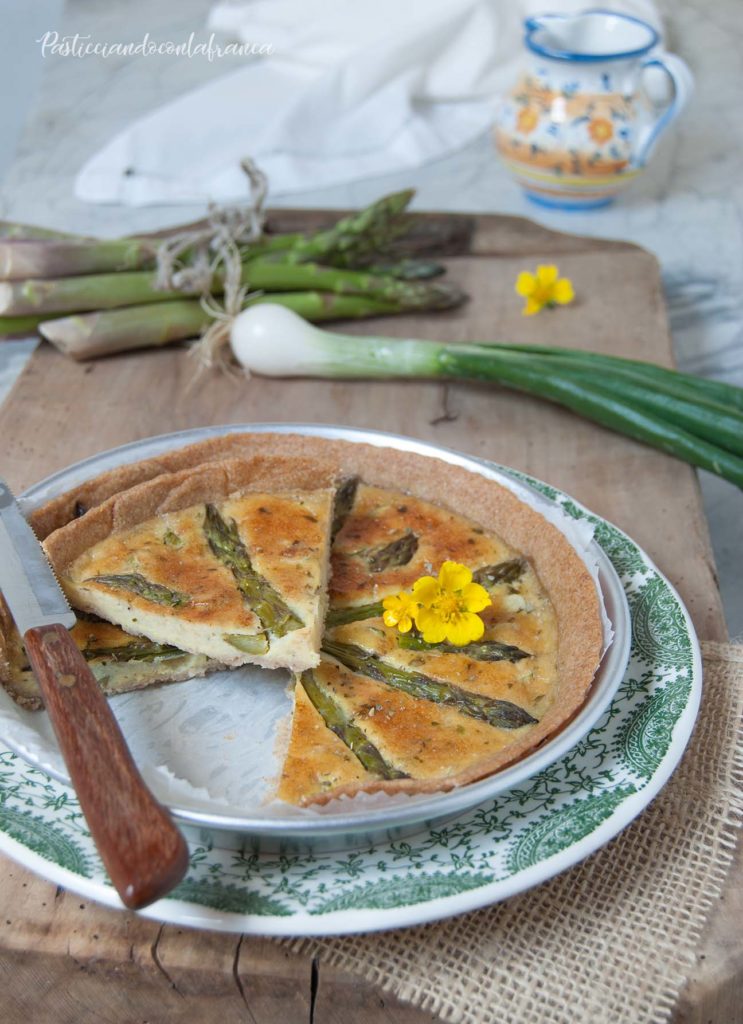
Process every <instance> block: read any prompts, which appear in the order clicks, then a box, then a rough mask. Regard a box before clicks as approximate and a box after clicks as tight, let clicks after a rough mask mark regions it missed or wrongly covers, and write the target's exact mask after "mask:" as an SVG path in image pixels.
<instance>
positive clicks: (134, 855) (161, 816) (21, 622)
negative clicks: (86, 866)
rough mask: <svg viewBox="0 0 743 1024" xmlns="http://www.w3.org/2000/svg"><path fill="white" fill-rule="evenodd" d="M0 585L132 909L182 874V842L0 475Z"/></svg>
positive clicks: (75, 781) (87, 811)
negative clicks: (80, 644)
mask: <svg viewBox="0 0 743 1024" xmlns="http://www.w3.org/2000/svg"><path fill="white" fill-rule="evenodd" d="M0 590H2V593H3V596H4V597H5V601H6V603H7V605H8V607H9V609H10V612H11V615H12V616H13V619H14V620H15V624H16V626H17V627H18V631H19V632H20V634H21V636H22V637H23V642H24V644H25V647H26V653H27V654H28V660H29V661H30V663H31V667H32V669H33V670H34V674H35V675H36V678H37V679H38V681H39V686H40V687H41V694H42V697H43V699H44V704H45V706H46V710H47V713H48V714H49V718H50V719H51V722H52V725H53V727H54V732H55V734H56V737H57V742H58V743H59V747H60V749H61V751H62V756H63V757H64V760H65V764H66V765H67V770H68V772H69V774H70V778H71V780H72V785H73V786H74V788H75V792H76V793H77V797H78V800H79V801H80V807H81V808H82V811H83V814H84V815H85V819H86V821H87V823H88V827H89V828H90V833H91V835H92V836H93V839H94V840H95V843H96V846H97V847H98V852H99V853H100V855H101V860H102V861H103V863H104V865H105V867H106V870H107V871H108V874H109V877H110V878H111V881H112V882H113V884H114V886H115V888H116V891H117V892H118V894H119V896H120V897H121V899H122V902H123V903H124V904H125V905H126V906H127V907H130V908H131V909H132V910H137V909H139V908H141V907H145V906H147V905H148V904H149V903H152V902H154V901H155V900H157V899H160V897H161V896H164V895H165V893H167V892H168V891H169V890H170V889H172V888H173V886H175V885H177V884H178V882H179V881H180V880H181V879H182V878H183V876H184V875H185V873H186V870H187V868H188V847H187V846H186V842H185V840H184V838H183V836H182V835H181V833H180V832H179V831H178V829H177V828H176V826H175V824H174V822H173V819H172V818H171V817H170V814H169V813H168V811H167V810H166V809H165V808H164V807H163V806H162V804H160V803H158V801H157V800H156V799H155V797H154V796H153V795H152V793H150V791H149V789H148V788H147V786H146V784H145V782H144V779H143V778H142V776H141V775H140V773H139V771H138V769H137V766H136V765H135V763H134V761H133V759H132V756H131V754H130V753H129V748H128V747H127V744H126V740H125V739H124V736H123V733H122V732H121V729H120V728H119V725H118V722H117V721H116V719H115V718H114V715H113V712H112V711H111V708H110V707H109V705H108V701H107V700H106V698H105V697H104V695H103V693H102V692H101V690H100V688H99V686H98V683H97V682H96V680H95V676H94V675H93V673H92V672H91V671H90V669H89V668H88V666H87V664H86V662H85V659H84V658H83V656H82V654H81V653H80V651H79V650H78V648H77V645H76V644H75V642H74V640H73V639H72V637H71V636H70V634H69V632H68V630H70V629H71V628H72V627H73V626H74V624H75V614H74V612H73V611H72V610H71V609H70V606H69V604H68V603H67V598H66V597H65V595H64V593H63V591H62V588H61V587H60V585H59V583H58V582H57V578H56V576H55V575H54V571H53V570H52V567H51V565H50V564H49V562H48V561H47V558H46V555H45V553H44V549H43V548H42V547H41V545H40V544H39V542H38V540H37V539H36V536H35V534H34V532H33V530H32V529H31V527H30V526H29V525H28V523H27V522H26V520H25V518H24V516H23V513H22V512H21V510H20V508H19V507H18V504H17V503H16V500H15V498H14V497H13V494H12V492H11V490H10V488H9V487H8V485H7V484H6V483H5V482H4V481H3V480H2V479H0Z"/></svg>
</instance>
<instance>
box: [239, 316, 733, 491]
mask: <svg viewBox="0 0 743 1024" xmlns="http://www.w3.org/2000/svg"><path fill="white" fill-rule="evenodd" d="M230 343H231V347H232V351H233V354H234V357H235V359H236V360H237V362H238V363H239V364H240V365H241V366H242V367H243V368H244V369H246V370H247V371H248V372H251V373H257V374H261V375H263V376H268V377H342V378H374V379H386V378H401V377H414V378H429V379H440V378H445V379H452V380H477V381H488V382H493V383H497V384H501V385H503V386H505V387H508V388H513V389H515V390H518V391H525V392H527V393H529V394H532V395H536V396H538V397H541V398H547V399H549V400H551V401H553V402H556V403H557V404H559V405H563V406H565V407H567V408H569V409H572V410H573V411H574V412H576V413H578V414H579V415H581V416H585V417H586V418H587V419H590V420H593V421H594V422H596V423H600V424H601V425H602V426H605V427H609V428H610V429H613V430H616V431H618V432H620V433H623V434H626V435H628V436H629V437H632V438H634V439H635V440H638V441H643V442H645V443H647V444H650V445H653V446H654V447H656V448H660V449H661V450H662V451H665V452H667V453H669V454H671V455H675V456H676V457H678V458H680V459H683V460H684V461H686V462H689V463H691V464H692V465H694V466H699V467H701V468H703V469H707V470H709V471H710V472H712V473H716V474H717V475H718V476H721V477H724V478H725V479H727V480H730V481H731V482H732V483H734V484H736V485H737V486H738V487H743V458H742V457H741V445H740V436H741V432H740V428H739V424H743V420H742V419H741V417H740V416H739V414H738V412H737V409H738V408H739V406H738V404H737V402H731V401H724V400H722V398H721V397H720V398H718V399H714V398H713V397H712V392H711V391H710V389H708V388H705V387H704V386H701V387H700V389H699V394H698V396H696V397H695V394H694V391H693V389H692V387H690V382H693V381H694V380H695V379H696V378H693V377H690V376H688V375H682V374H678V375H677V374H676V373H675V372H674V371H671V370H664V371H663V374H662V379H663V388H662V389H661V388H656V387H655V383H654V377H653V375H652V374H648V375H647V376H646V377H645V378H642V377H641V376H640V374H637V375H636V376H635V377H634V378H633V380H632V381H629V380H627V379H626V378H623V377H621V376H617V378H616V379H612V375H611V374H610V373H609V372H607V371H609V370H610V369H611V367H612V366H613V361H612V360H613V357H611V356H603V357H601V359H600V361H598V362H597V363H596V364H595V368H593V369H592V366H593V364H591V362H590V359H589V360H588V361H587V363H586V362H584V363H583V365H582V366H581V367H576V364H575V363H574V362H573V361H572V360H571V359H570V358H569V357H564V356H562V354H563V353H564V352H565V351H569V350H561V349H549V350H546V349H544V348H541V349H536V350H530V349H528V348H519V347H516V346H510V347H509V346H501V345H493V344H489V345H488V344H458V345H448V344H442V343H440V342H432V341H421V340H416V339H396V338H385V337H356V336H349V335H343V334H333V333H331V332H329V331H325V330H322V329H320V328H318V327H316V326H314V325H312V324H309V323H307V322H306V321H304V320H302V318H301V317H299V316H297V315H296V314H294V313H292V312H291V311H290V310H288V309H286V308H283V307H280V306H276V305H273V304H272V303H266V304H264V305H261V306H254V307H252V308H250V309H247V310H244V311H243V312H242V313H240V314H239V316H238V317H237V318H236V319H235V320H234V322H233V324H232V330H231V335H230ZM547 352H548V353H549V355H547ZM561 357H562V358H561ZM563 362H564V365H563ZM617 362H618V363H620V364H622V363H624V362H625V361H623V360H617ZM638 365H640V366H644V365H645V364H638ZM657 369H661V368H660V367H658V368H657ZM677 380H678V383H679V387H678V390H677V391H674V390H673V385H674V382H676V381H677ZM623 382H624V384H623ZM725 388H726V391H725V392H724V393H727V389H730V391H731V392H732V394H734V395H736V396H737V395H738V392H740V394H741V395H743V391H742V390H741V389H738V388H734V387H733V386H732V385H726V386H725ZM721 394H722V393H721Z"/></svg>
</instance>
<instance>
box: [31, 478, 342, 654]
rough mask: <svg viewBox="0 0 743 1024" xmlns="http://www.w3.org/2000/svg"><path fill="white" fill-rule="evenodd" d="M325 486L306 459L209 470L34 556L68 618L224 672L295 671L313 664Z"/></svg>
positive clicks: (130, 503)
mask: <svg viewBox="0 0 743 1024" xmlns="http://www.w3.org/2000/svg"><path fill="white" fill-rule="evenodd" d="M323 480H325V481H326V485H325V486H318V484H320V483H322V481H323ZM328 484H329V481H328V474H327V471H324V470H323V467H320V466H318V465H316V464H314V463H312V462H311V461H310V460H302V459H290V458H289V459H262V458H255V459H252V460H225V461H223V462H214V463H209V464H207V465H204V466H202V467H198V468H196V469H187V470H184V471H181V472H178V473H166V474H162V475H160V476H158V477H156V478H155V479H152V480H149V481H146V482H145V483H142V484H140V485H138V486H135V487H132V488H130V489H128V490H126V491H124V492H122V493H120V494H117V495H114V496H113V497H111V498H109V499H108V500H106V501H104V502H103V503H102V504H100V505H98V506H97V507H96V508H94V509H92V510H91V511H90V512H88V513H87V514H86V515H84V516H82V517H81V518H80V519H77V520H74V521H73V522H71V523H69V524H67V525H66V526H64V527H62V528H60V529H59V530H57V531H55V532H53V533H52V534H50V535H49V537H47V539H46V541H45V542H44V546H45V549H46V551H47V554H48V555H49V558H50V560H51V562H52V564H53V565H54V567H55V569H56V571H57V574H58V576H59V579H60V582H61V584H62V586H63V588H64V590H65V592H66V594H67V596H68V598H69V600H70V603H71V604H72V606H73V607H75V608H79V609H81V610H83V611H84V612H88V613H92V614H94V615H97V616H99V617H100V618H102V619H105V620H107V621H108V622H112V623H114V624H116V625H118V626H120V627H121V628H122V629H123V630H125V631H126V632H128V633H132V634H137V635H142V636H144V637H146V638H148V639H149V640H150V641H153V642H154V643H157V644H165V645H168V646H169V647H174V648H177V649H178V650H181V651H185V652H188V653H190V654H193V655H197V656H201V657H204V658H209V659H212V660H214V661H216V662H219V663H221V664H224V665H227V666H234V665H241V664H245V663H246V662H251V663H254V664H259V665H265V666H267V667H281V668H289V669H294V670H297V671H301V670H303V669H306V668H310V667H312V666H314V665H316V664H317V663H318V660H319V645H320V636H321V630H322V622H323V618H324V613H325V603H326V596H325V590H326V577H327V566H328V555H329V542H330V526H331V521H332V507H333V488H332V486H329V485H328Z"/></svg>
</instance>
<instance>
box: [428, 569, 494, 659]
mask: <svg viewBox="0 0 743 1024" xmlns="http://www.w3.org/2000/svg"><path fill="white" fill-rule="evenodd" d="M413 599H414V600H415V602H416V603H417V604H418V611H417V613H416V615H415V624H416V626H417V627H418V629H419V630H420V632H421V634H422V635H423V639H424V640H425V641H426V643H431V644H438V643H442V642H443V641H444V640H446V641H448V642H449V643H450V644H454V645H455V646H457V647H464V645H465V644H469V643H472V642H473V641H475V640H479V639H480V638H481V637H482V635H483V633H484V632H485V623H484V622H483V620H482V619H481V618H480V616H479V615H478V614H477V613H478V612H481V611H482V610H483V609H484V608H487V607H488V605H490V604H492V601H491V599H490V595H489V594H488V592H487V590H486V589H485V588H484V587H482V586H480V584H479V583H473V582H472V571H471V570H470V569H468V568H467V566H465V565H460V564H459V563H458V562H444V564H443V565H442V566H441V569H440V570H439V575H438V579H436V578H434V577H433V576H422V577H421V578H420V579H419V580H416V582H415V583H414V584H413Z"/></svg>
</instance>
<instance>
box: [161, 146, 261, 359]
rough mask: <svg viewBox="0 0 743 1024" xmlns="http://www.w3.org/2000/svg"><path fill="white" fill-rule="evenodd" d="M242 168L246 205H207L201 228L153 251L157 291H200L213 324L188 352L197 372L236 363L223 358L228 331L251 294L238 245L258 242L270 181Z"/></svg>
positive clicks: (250, 166) (251, 166) (248, 163)
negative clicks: (218, 289) (218, 292)
mask: <svg viewBox="0 0 743 1024" xmlns="http://www.w3.org/2000/svg"><path fill="white" fill-rule="evenodd" d="M240 166H241V168H242V170H243V171H244V172H245V174H246V175H247V177H248V181H249V182H250V199H249V201H248V203H247V204H246V205H245V206H241V207H226V206H217V205H216V204H213V205H211V206H210V207H209V213H208V217H207V223H206V225H205V226H204V227H203V228H192V229H190V230H187V231H182V232H179V233H178V234H177V235H173V236H172V237H170V238H168V239H167V240H165V241H164V242H162V243H161V244H160V246H159V247H158V251H157V271H156V276H155V287H156V288H158V289H162V290H163V291H173V290H175V291H184V292H188V293H193V292H200V293H201V299H200V301H201V305H202V308H203V309H204V311H205V312H206V313H208V314H209V316H210V317H212V323H211V324H210V325H209V327H207V329H206V331H205V332H204V334H203V335H202V337H201V338H200V339H199V341H198V342H197V344H196V345H195V346H194V347H193V348H192V349H191V354H192V355H193V356H194V357H195V358H196V359H197V360H198V363H199V370H204V369H208V368H210V367H212V366H214V365H215V364H216V365H219V366H220V367H221V368H222V369H225V370H228V371H231V372H234V364H233V363H232V362H231V361H230V359H229V358H228V356H227V355H226V352H228V351H229V339H230V327H231V325H232V321H233V320H234V318H235V317H236V316H237V314H238V313H239V312H240V311H241V309H242V308H243V304H244V302H245V298H246V296H247V294H248V291H249V285H247V284H243V283H242V270H243V267H242V254H241V252H240V246H243V245H249V244H250V243H251V242H255V241H257V240H258V239H259V238H260V237H261V236H262V234H263V225H264V223H265V217H266V215H265V210H264V205H265V201H266V194H267V192H268V179H267V178H266V175H265V174H264V173H263V171H261V170H260V168H259V167H258V166H257V165H256V164H255V163H254V162H253V161H252V160H251V159H250V158H249V157H246V158H245V159H244V160H242V161H241V163H240ZM184 257H187V261H186V260H185V259H184ZM217 275H219V280H220V284H221V286H222V289H223V297H222V302H221V303H219V302H218V301H217V299H216V298H215V297H214V295H213V294H212V288H213V285H214V279H215V277H216V276H217Z"/></svg>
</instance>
